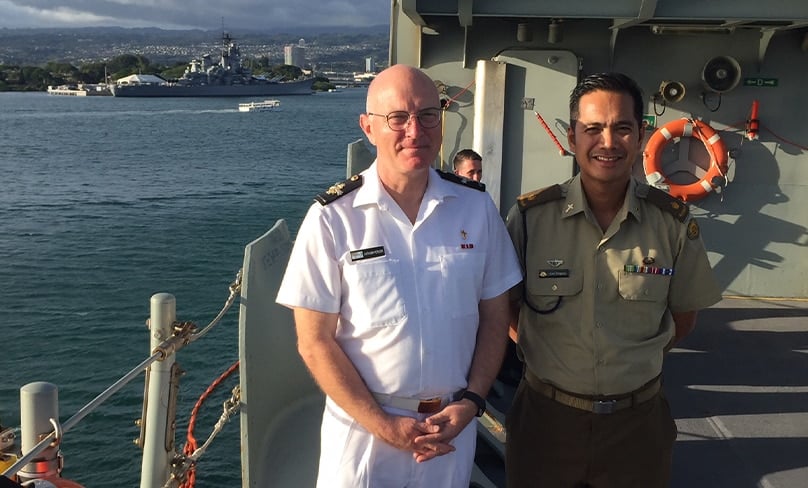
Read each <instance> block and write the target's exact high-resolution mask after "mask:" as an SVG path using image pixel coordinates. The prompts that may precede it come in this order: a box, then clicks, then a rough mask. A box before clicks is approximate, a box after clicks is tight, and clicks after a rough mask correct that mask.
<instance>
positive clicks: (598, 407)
mask: <svg viewBox="0 0 808 488" xmlns="http://www.w3.org/2000/svg"><path fill="white" fill-rule="evenodd" d="M616 406H617V400H593V401H592V413H597V414H601V415H602V414H609V413H614V410H615V407H616Z"/></svg>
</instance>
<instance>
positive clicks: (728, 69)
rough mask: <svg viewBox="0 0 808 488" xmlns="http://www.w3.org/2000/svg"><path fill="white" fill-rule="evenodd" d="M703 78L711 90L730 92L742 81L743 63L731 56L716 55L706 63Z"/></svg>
mask: <svg viewBox="0 0 808 488" xmlns="http://www.w3.org/2000/svg"><path fill="white" fill-rule="evenodd" d="M701 79H702V81H703V82H704V85H705V86H706V87H707V89H708V90H710V91H714V92H716V93H724V92H728V91H730V90H732V89H733V88H735V87H736V86H738V83H739V82H740V81H741V65H740V64H738V61H735V59H734V58H731V57H729V56H716V57H714V58H712V59H710V60H709V61H707V63H706V64H705V65H704V69H703V70H702V71H701Z"/></svg>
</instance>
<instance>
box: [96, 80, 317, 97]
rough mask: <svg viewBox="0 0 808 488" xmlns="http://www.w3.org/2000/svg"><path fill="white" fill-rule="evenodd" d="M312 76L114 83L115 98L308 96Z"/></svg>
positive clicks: (310, 91) (312, 81)
mask: <svg viewBox="0 0 808 488" xmlns="http://www.w3.org/2000/svg"><path fill="white" fill-rule="evenodd" d="M313 83H314V80H313V79H310V80H300V81H288V82H280V83H261V84H258V83H256V84H250V85H198V86H187V85H171V84H166V85H146V84H143V85H114V86H112V94H113V95H114V96H116V97H270V96H273V97H274V96H278V95H311V93H312V90H311V86H312V84H313Z"/></svg>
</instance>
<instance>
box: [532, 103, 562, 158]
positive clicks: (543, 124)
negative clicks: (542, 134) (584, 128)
mask: <svg viewBox="0 0 808 488" xmlns="http://www.w3.org/2000/svg"><path fill="white" fill-rule="evenodd" d="M533 113H534V114H536V118H537V119H539V123H540V124H541V126H542V127H544V130H546V131H547V135H549V136H550V139H552V140H553V143H554V144H555V145H556V147H557V148H558V154H560V155H561V156H567V155H569V154H570V152H569V151H567V150H566V149H564V146H562V145H561V143H560V142H559V141H558V137H556V135H555V134H553V131H552V130H550V127H549V126H548V125H547V122H545V121H544V118H543V117H542V116H541V114H540V113H539V112H537V111H535V110H534V111H533Z"/></svg>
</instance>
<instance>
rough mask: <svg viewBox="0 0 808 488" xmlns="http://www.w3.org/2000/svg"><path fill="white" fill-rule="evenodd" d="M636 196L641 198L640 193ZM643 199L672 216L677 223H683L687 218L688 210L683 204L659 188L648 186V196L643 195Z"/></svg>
mask: <svg viewBox="0 0 808 488" xmlns="http://www.w3.org/2000/svg"><path fill="white" fill-rule="evenodd" d="M637 195H638V196H640V197H642V194H640V193H638V194H637ZM644 198H647V199H648V201H649V202H651V203H653V204H654V205H656V206H657V207H659V208H660V209H661V210H662V211H664V212H668V213H669V214H671V215H673V216H674V217H675V218H676V220H678V221H679V222H682V223H684V221H685V220H686V219H687V216H688V215H689V214H690V209H689V208H688V207H687V204H686V203H685V202H683V201H682V200H679V199H678V198H676V197H674V196H672V195H670V194H668V193H666V192H664V191H662V190H660V189H659V188H655V187H653V186H649V187H648V194H647V195H645V197H644Z"/></svg>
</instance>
